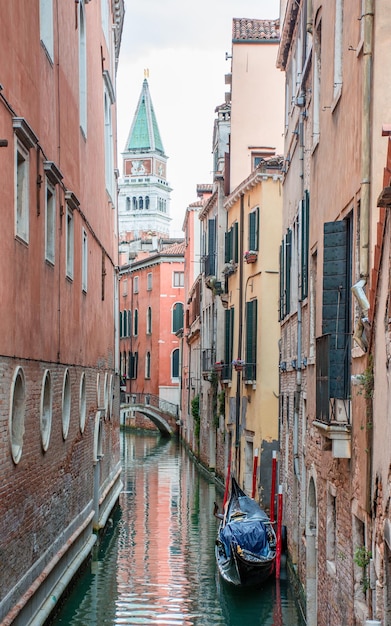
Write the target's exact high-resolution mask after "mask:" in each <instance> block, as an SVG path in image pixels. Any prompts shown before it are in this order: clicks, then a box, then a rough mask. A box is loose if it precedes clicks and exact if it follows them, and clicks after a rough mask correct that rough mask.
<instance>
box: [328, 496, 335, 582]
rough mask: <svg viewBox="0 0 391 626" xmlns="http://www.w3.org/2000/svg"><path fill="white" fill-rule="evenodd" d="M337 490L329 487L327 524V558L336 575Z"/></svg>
mask: <svg viewBox="0 0 391 626" xmlns="http://www.w3.org/2000/svg"><path fill="white" fill-rule="evenodd" d="M336 495H337V490H336V488H335V487H334V486H333V485H329V489H328V493H327V523H326V530H327V536H326V558H327V565H328V568H329V570H330V569H331V572H333V573H335V560H336V544H337V541H336V533H337V506H336V501H337V498H336Z"/></svg>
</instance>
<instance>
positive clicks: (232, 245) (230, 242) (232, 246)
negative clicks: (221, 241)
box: [224, 222, 239, 263]
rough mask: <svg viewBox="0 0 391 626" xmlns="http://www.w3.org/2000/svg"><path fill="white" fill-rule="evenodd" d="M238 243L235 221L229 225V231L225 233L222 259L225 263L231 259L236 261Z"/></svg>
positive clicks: (237, 258)
mask: <svg viewBox="0 0 391 626" xmlns="http://www.w3.org/2000/svg"><path fill="white" fill-rule="evenodd" d="M238 245H239V230H238V223H237V222H235V224H233V225H232V226H231V228H230V229H229V231H227V232H226V233H225V255H224V260H225V262H226V263H230V261H233V262H234V263H237V262H238V260H239V250H238Z"/></svg>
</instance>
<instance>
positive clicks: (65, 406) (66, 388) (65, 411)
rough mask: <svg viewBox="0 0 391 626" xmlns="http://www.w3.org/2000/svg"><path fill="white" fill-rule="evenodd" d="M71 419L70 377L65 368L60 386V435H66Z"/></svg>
mask: <svg viewBox="0 0 391 626" xmlns="http://www.w3.org/2000/svg"><path fill="white" fill-rule="evenodd" d="M70 421H71V379H70V376H69V370H65V374H64V382H63V386H62V436H63V437H64V439H66V438H67V437H68V432H69V424H70Z"/></svg>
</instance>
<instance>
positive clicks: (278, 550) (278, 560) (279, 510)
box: [276, 485, 282, 579]
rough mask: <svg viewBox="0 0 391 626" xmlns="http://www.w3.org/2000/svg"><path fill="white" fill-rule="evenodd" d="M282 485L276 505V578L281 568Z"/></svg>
mask: <svg viewBox="0 0 391 626" xmlns="http://www.w3.org/2000/svg"><path fill="white" fill-rule="evenodd" d="M281 533H282V486H281V485H280V486H279V487H278V507H277V546H276V578H277V579H279V578H280V569H281V548H282V537H281Z"/></svg>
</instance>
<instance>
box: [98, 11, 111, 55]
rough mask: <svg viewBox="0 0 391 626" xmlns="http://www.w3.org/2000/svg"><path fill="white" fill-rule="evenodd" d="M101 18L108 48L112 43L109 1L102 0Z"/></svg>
mask: <svg viewBox="0 0 391 626" xmlns="http://www.w3.org/2000/svg"><path fill="white" fill-rule="evenodd" d="M100 4H101V16H102V30H103V33H104V36H105V39H106V44H107V47H109V44H110V43H111V42H110V40H109V3H108V0H101V3H100Z"/></svg>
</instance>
